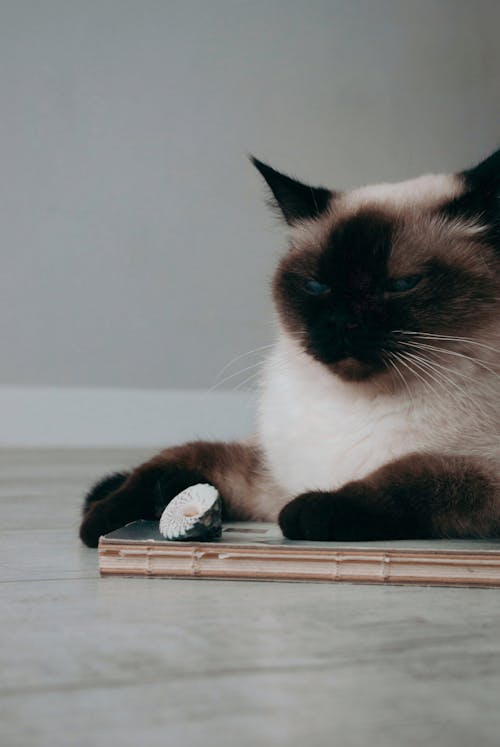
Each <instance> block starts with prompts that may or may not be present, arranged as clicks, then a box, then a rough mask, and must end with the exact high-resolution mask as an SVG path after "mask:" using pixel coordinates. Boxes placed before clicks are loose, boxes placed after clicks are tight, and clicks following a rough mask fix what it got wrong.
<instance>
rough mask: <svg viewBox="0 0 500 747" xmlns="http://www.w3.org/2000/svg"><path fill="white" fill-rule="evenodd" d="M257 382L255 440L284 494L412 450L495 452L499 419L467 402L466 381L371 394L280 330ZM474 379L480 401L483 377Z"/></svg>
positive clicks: (336, 480) (339, 479) (324, 485)
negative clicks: (259, 389)
mask: <svg viewBox="0 0 500 747" xmlns="http://www.w3.org/2000/svg"><path fill="white" fill-rule="evenodd" d="M262 384H263V389H262V395H261V402H260V411H259V441H260V444H261V446H262V448H263V450H264V452H265V455H266V459H267V463H268V466H269V468H270V471H271V474H272V477H273V479H274V480H275V481H276V482H277V483H278V485H280V486H281V487H282V488H283V489H284V490H285V491H286V492H287V493H288V495H289V496H294V495H298V494H300V493H301V492H304V491H307V490H313V489H320V490H331V489H335V488H336V487H340V486H341V485H343V484H345V483H346V482H349V481H350V480H356V479H360V478H362V477H364V476H366V475H367V474H369V473H370V472H372V471H373V470H375V469H377V468H378V467H380V466H382V465H383V464H386V463H387V462H389V461H392V460H393V459H396V458H398V457H401V456H404V455H405V454H409V453H411V452H414V451H432V452H438V453H448V454H459V453H460V454H477V455H482V456H489V457H493V456H495V455H496V456H497V457H498V445H497V444H498V435H499V434H498V422H496V421H495V423H491V422H488V423H486V420H487V418H486V420H485V418H484V417H483V416H482V415H479V414H478V412H477V411H476V410H475V409H474V408H472V407H471V406H470V403H471V401H472V399H471V396H473V395H472V394H471V391H470V389H469V390H468V391H467V388H464V393H463V396H462V397H461V396H460V392H459V391H458V387H455V388H454V389H450V390H449V391H447V390H446V388H441V387H439V386H436V385H434V387H433V389H434V391H432V389H431V388H430V387H429V386H418V385H417V386H415V388H414V390H412V399H411V400H410V398H409V396H408V393H407V392H406V391H404V390H403V391H402V392H401V393H399V394H394V393H393V394H390V393H384V394H381V393H379V394H374V393H373V391H371V390H370V389H369V388H367V387H364V386H363V385H359V384H353V383H346V382H343V381H342V380H340V379H339V378H338V377H336V376H334V375H332V374H331V373H330V372H329V371H328V370H327V369H326V368H325V367H324V366H322V365H321V364H320V363H317V362H316V361H314V360H313V359H312V358H310V357H309V356H307V355H305V354H304V353H302V352H301V351H300V349H299V347H298V346H297V345H296V344H295V343H294V342H293V341H292V340H291V339H289V338H288V337H286V336H283V337H281V338H280V341H279V342H278V344H277V345H276V348H275V349H274V351H273V353H272V354H271V356H270V358H269V360H268V362H267V365H266V368H265V372H264V377H263V382H262ZM477 386H478V389H481V387H482V390H481V391H478V392H477V394H478V395H480V397H481V398H482V400H483V402H485V400H487V399H488V396H487V395H486V394H485V392H484V384H482V383H481V382H478V384H477ZM488 391H489V390H488ZM491 396H492V397H493V393H492V394H491ZM495 396H498V391H497V392H496V394H495ZM492 405H493V402H492ZM496 409H497V405H496V401H495V404H494V405H493V406H492V410H493V411H496Z"/></svg>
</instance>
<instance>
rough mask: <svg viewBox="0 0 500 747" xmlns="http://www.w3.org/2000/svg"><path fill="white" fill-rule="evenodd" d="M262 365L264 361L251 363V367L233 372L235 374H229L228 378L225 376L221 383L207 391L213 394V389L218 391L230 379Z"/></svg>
mask: <svg viewBox="0 0 500 747" xmlns="http://www.w3.org/2000/svg"><path fill="white" fill-rule="evenodd" d="M263 363H264V360H260V361H257V363H252V365H251V366H246V367H245V368H242V369H240V370H239V371H235V373H232V374H229V376H225V377H224V378H223V379H221V381H217V382H216V383H215V384H213V386H211V387H210V389H209V391H210V392H213V391H214V390H215V389H218V388H219V387H221V386H222V385H223V384H225V383H226V381H230V380H231V379H234V378H235V377H236V376H240V375H241V374H243V373H246V372H247V371H251V370H252V368H257V367H260V366H262V364H263Z"/></svg>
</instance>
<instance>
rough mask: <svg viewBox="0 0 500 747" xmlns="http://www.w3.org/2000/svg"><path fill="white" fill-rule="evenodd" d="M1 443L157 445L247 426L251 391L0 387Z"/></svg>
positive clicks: (229, 433) (232, 433)
mask: <svg viewBox="0 0 500 747" xmlns="http://www.w3.org/2000/svg"><path fill="white" fill-rule="evenodd" d="M0 412H1V413H2V417H1V419H0V447H9V446H22V447H51V446H54V447H95V446H98V447H101V446H102V447H106V446H108V447H112V446H121V447H150V446H152V447H158V446H159V447H161V446H166V445H168V444H172V443H175V442H179V441H185V440H189V439H193V438H209V439H228V438H229V439H231V438H239V437H242V436H244V435H247V434H248V433H250V432H251V431H252V428H253V426H254V418H255V394H253V393H251V392H207V391H198V390H168V389H167V390H156V389H153V390H143V389H104V388H96V389H86V388H85V389H84V388H55V387H54V388H52V387H33V388H31V387H29V388H22V387H0Z"/></svg>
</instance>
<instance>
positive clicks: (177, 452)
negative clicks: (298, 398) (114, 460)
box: [80, 441, 284, 547]
mask: <svg viewBox="0 0 500 747" xmlns="http://www.w3.org/2000/svg"><path fill="white" fill-rule="evenodd" d="M200 482H201V483H203V482H206V483H210V484H211V485H214V486H215V487H216V488H217V490H218V491H219V493H220V495H221V497H222V501H223V510H224V517H225V518H226V519H233V520H245V519H253V520H257V521H258V520H266V519H269V520H272V519H276V517H277V513H278V509H279V508H280V507H281V506H282V505H283V502H284V500H283V499H281V502H280V501H279V499H278V493H279V491H277V489H276V488H275V486H273V485H272V482H271V481H270V480H269V478H268V476H267V472H266V470H265V468H264V466H263V463H262V458H261V454H260V451H259V449H258V448H257V447H256V446H254V445H253V444H252V443H225V442H207V441H193V442H191V443H187V444H184V445H183V446H175V447H172V448H170V449H165V450H164V451H162V452H160V453H159V454H158V455H157V456H155V457H153V458H152V459H150V460H149V461H148V462H145V463H144V464H141V465H140V466H139V467H137V469H135V470H133V471H132V472H131V473H130V474H129V475H124V474H123V473H118V474H117V475H111V476H109V477H108V478H105V479H104V480H102V481H100V482H99V483H97V485H96V486H95V487H94V488H93V489H92V490H91V491H90V493H89V494H88V495H87V497H86V499H85V502H84V517H83V521H82V524H81V527H80V537H81V539H82V540H83V542H84V543H85V544H86V545H88V546H89V547H96V546H97V543H98V541H99V537H100V536H101V535H102V534H106V533H107V532H110V531H112V530H113V529H117V528H118V527H121V526H123V525H124V524H126V523H128V522H130V521H135V520H136V519H158V518H159V517H160V516H161V514H162V512H163V510H164V508H165V506H166V505H167V504H168V503H169V502H170V501H171V500H172V498H174V497H175V496H176V495H177V494H178V493H180V492H181V491H182V490H184V489H185V488H187V487H189V486H190V485H195V484H196V483H200ZM276 501H278V503H276Z"/></svg>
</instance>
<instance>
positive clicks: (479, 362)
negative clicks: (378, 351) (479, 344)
mask: <svg viewBox="0 0 500 747" xmlns="http://www.w3.org/2000/svg"><path fill="white" fill-rule="evenodd" d="M400 344H402V345H405V346H409V347H412V348H416V349H418V350H426V351H427V350H428V351H432V352H436V353H437V354H439V353H441V354H444V353H446V354H447V355H454V356H456V357H458V358H463V359H465V360H469V361H471V362H472V363H474V364H476V365H478V366H480V367H481V368H484V369H485V370H486V371H489V372H490V373H491V374H493V376H495V377H498V376H499V375H500V372H496V371H494V370H493V369H492V368H490V366H489V365H487V364H486V363H485V362H484V361H483V360H481V359H480V358H476V357H475V356H471V355H466V354H465V353H459V352H458V351H456V350H449V349H448V348H442V347H438V346H437V345H427V344H426V343H423V342H414V341H412V342H410V341H409V340H404V341H401V342H400ZM491 365H493V366H496V365H497V364H495V363H491ZM498 367H499V369H500V365H499V366H498Z"/></svg>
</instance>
